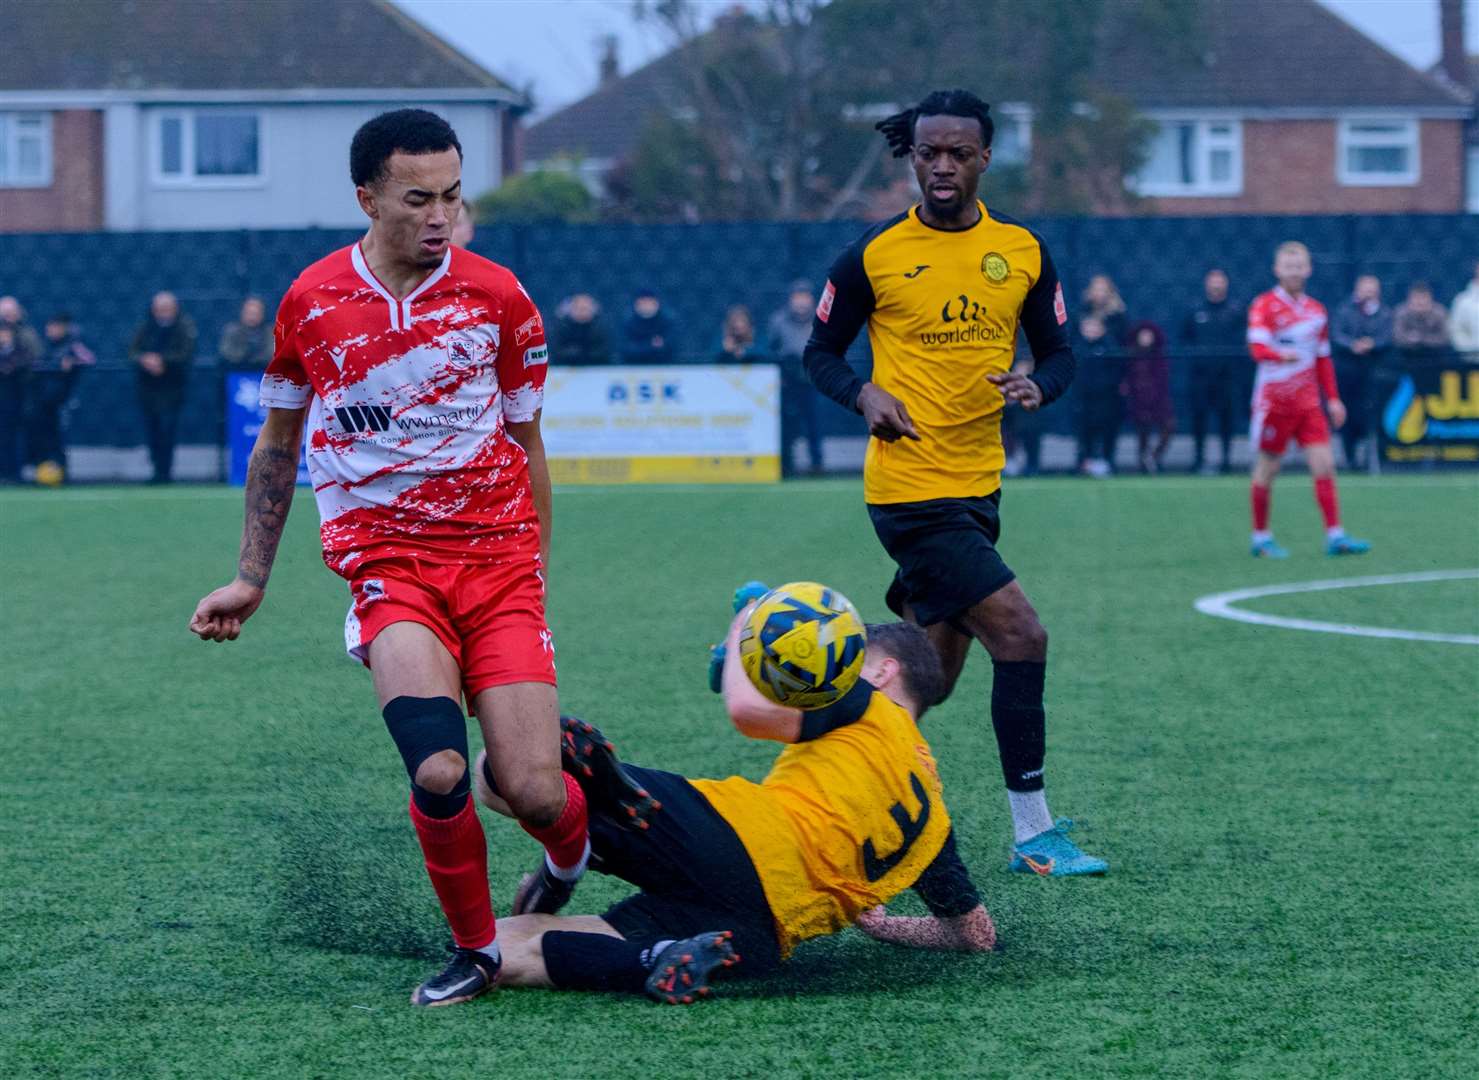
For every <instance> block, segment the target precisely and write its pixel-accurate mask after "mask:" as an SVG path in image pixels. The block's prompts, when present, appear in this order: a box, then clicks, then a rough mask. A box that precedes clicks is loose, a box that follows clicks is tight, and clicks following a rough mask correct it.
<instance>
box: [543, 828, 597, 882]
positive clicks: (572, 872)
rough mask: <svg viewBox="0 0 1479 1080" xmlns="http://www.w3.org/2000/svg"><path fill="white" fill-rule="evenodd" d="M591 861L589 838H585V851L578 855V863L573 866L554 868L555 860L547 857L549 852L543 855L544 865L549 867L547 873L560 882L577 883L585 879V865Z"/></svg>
mask: <svg viewBox="0 0 1479 1080" xmlns="http://www.w3.org/2000/svg"><path fill="white" fill-rule="evenodd" d="M590 861H591V838H590V837H589V836H587V837H586V838H585V850H584V851H582V852H581V853H580V862H578V863H576V864H575V865H574V866H569V867H566V866H556V865H555V860H554V859H551V858H550V857H549V852H548V851H546V852H545V853H544V865H545V866H547V867H549V872H550V873H551V874H553V875H554V876H555V877H557V878H559V879H560V880H561V881H579V880H580V879H581V878H583V877H585V864H586V863H588V862H590Z"/></svg>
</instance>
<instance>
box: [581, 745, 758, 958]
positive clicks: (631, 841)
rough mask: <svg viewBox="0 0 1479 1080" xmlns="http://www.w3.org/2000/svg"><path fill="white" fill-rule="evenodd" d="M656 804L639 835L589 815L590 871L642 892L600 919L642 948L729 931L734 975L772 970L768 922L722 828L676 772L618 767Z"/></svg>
mask: <svg viewBox="0 0 1479 1080" xmlns="http://www.w3.org/2000/svg"><path fill="white" fill-rule="evenodd" d="M623 767H624V768H625V769H626V770H627V772H628V773H630V774H631V775H632V777H633V778H634V779H635V780H636V781H637V782H638V783H640V784H641V785H642V786H643V787H645V788H646V789H647V790H648V792H650V793H651V795H652V797H653V798H655V799H656V800H657V801H658V802H660V803H662V809H661V810H659V811H657V812H656V813H654V814H653V815H652V816H651V818H650V819H649V820H650V821H651V825H650V827H649V828H647V829H643V830H637V829H632V828H629V827H626V826H624V825H622V824H621V823H619V822H618V821H616V820H615V819H613V818H610V817H607V816H606V815H604V814H599V813H593V814H592V815H591V821H590V828H591V854H592V855H593V856H595V858H594V859H593V860H592V863H591V866H592V869H594V870H597V871H599V872H600V873H603V874H611V875H612V876H614V877H619V878H621V879H622V880H623V881H629V882H631V883H632V884H633V885H635V886H637V887H638V888H639V889H641V890H642V891H641V892H639V893H637V894H636V895H635V896H629V897H627V898H626V899H625V900H622V901H621V902H619V903H617V904H616V905H615V906H613V907H612V908H611V909H610V910H609V911H607V912H606V914H605V915H603V916H602V918H604V919H605V920H606V921H607V922H608V923H610V924H611V925H612V926H613V927H614V928H615V929H616V931H617V932H618V933H620V934H621V936H622V937H624V938H626V939H627V940H628V941H635V942H637V943H639V944H642V945H651V944H653V943H654V942H658V941H663V940H665V939H668V938H686V937H693V936H694V935H696V934H701V933H704V932H705V931H708V930H730V931H733V932H734V950H735V952H737V953H739V954H740V956H741V957H742V958H743V961H744V962H743V964H742V965H741V967H740V968H739V969H738V971H739V972H740V973H741V974H745V975H758V974H761V973H763V972H765V971H768V970H770V969H771V968H774V967H775V966H776V965H777V964H779V963H780V945H779V944H778V942H777V941H776V933H775V916H774V915H772V914H771V910H770V904H769V903H767V902H766V899H765V890H764V888H763V887H762V886H761V884H760V878H759V876H758V875H757V874H756V873H755V865H754V863H752V862H751V861H750V854H749V852H747V851H746V850H745V846H744V844H743V843H741V842H740V838H739V836H738V835H736V833H735V831H734V830H733V829H732V828H730V826H729V823H728V822H727V821H725V820H724V819H723V818H722V817H720V816H719V812H718V811H717V810H715V809H714V808H713V806H711V805H710V804H709V801H708V800H707V799H705V798H704V797H703V795H702V794H700V793H699V790H698V789H697V788H695V787H694V786H693V785H692V784H690V783H689V782H688V781H687V780H685V779H684V778H683V777H681V776H679V775H677V774H676V773H669V772H659V771H658V770H656V769H644V768H641V767H639V766H636V765H624V766H623Z"/></svg>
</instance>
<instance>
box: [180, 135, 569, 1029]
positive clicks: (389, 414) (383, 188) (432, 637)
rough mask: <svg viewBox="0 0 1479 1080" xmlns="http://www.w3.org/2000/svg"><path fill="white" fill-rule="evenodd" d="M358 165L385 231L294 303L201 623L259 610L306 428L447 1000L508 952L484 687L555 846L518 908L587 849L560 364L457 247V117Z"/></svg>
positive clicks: (513, 789)
mask: <svg viewBox="0 0 1479 1080" xmlns="http://www.w3.org/2000/svg"><path fill="white" fill-rule="evenodd" d="M350 172H351V175H352V178H353V180H354V184H355V190H356V195H357V197H358V199H359V204H360V207H361V208H362V209H363V210H364V212H365V214H366V215H367V216H368V217H369V218H370V228H369V231H368V232H367V233H366V235H365V236H364V238H363V239H362V240H360V241H359V242H358V243H356V244H354V245H353V246H351V247H348V248H344V249H343V250H340V251H336V252H334V253H333V254H332V255H329V256H328V257H326V258H324V259H321V260H319V261H318V262H316V263H314V264H313V265H312V266H310V267H309V268H308V269H307V270H305V271H303V273H302V274H301V275H300V276H299V277H298V280H297V281H295V282H294V283H293V285H292V287H291V288H290V289H289V290H288V293H287V295H286V296H285V297H284V298H283V301H282V306H281V307H280V309H279V310H278V316H277V331H276V350H275V353H274V356H273V359H272V363H271V364H270V365H269V367H268V369H267V373H266V375H265V376H264V377H263V379H262V388H261V400H262V403H263V404H264V405H266V406H268V409H269V411H268V415H267V420H266V422H265V423H264V424H263V427H262V433H261V435H260V436H259V437H258V439H257V443H256V446H255V448H254V449H253V451H252V457H251V461H250V464H249V466H248V472H247V485H246V528H245V531H244V534H243V537H242V546H241V556H240V562H239V564H238V569H237V574H236V579H235V580H234V581H232V582H231V584H229V585H227V586H225V587H223V588H220V589H217V590H216V591H215V592H213V593H211V594H210V595H209V596H206V597H205V598H204V599H203V600H201V602H200V605H199V606H198V607H197V608H196V611H195V615H194V617H193V618H192V620H191V624H190V628H191V629H192V630H193V631H194V632H195V633H196V634H198V635H199V636H200V637H201V638H203V639H207V640H214V641H226V640H231V639H233V638H235V637H236V636H237V634H239V633H240V631H241V624H242V623H243V622H244V621H245V620H246V619H247V618H249V617H250V616H251V614H252V613H253V612H254V611H256V609H257V607H258V605H260V604H261V602H262V596H263V590H264V589H265V587H266V585H267V578H268V575H269V573H270V572H271V569H272V562H273V558H274V556H275V555H276V552H277V545H278V541H279V539H280V538H281V536H282V530H283V525H284V523H285V521H286V519H287V514H288V508H289V505H290V504H291V502H292V496H293V484H294V478H295V475H296V472H297V463H298V453H299V447H300V446H301V445H302V443H303V431H304V425H305V422H306V424H307V432H308V470H309V476H310V477H311V479H312V481H313V487H314V495H315V497H316V498H317V500H318V508H319V514H320V517H321V518H322V523H323V524H322V528H321V531H320V535H321V538H322V542H323V556H324V561H325V562H326V563H327V564H328V566H329V568H330V569H331V570H333V571H334V572H335V573H336V574H338V575H340V576H341V577H343V578H344V579H345V580H346V581H347V582H348V583H349V589H350V594H351V599H352V603H351V606H350V609H349V613H348V615H347V617H346V620H345V627H344V638H345V646H346V648H347V649H348V651H349V653H350V655H351V656H353V657H354V658H356V659H358V660H361V661H363V662H364V663H365V664H366V665H368V666H369V668H370V670H371V674H372V675H373V677H374V684H375V691H376V693H377V695H378V696H379V700H380V706H381V709H382V712H383V715H384V719H385V723H386V726H387V727H388V728H389V730H390V734H391V736H392V738H393V739H394V740H395V743H396V747H397V749H399V751H400V753H401V756H402V758H403V759H404V761H405V765H406V770H407V772H408V773H409V775H410V778H411V803H410V814H411V820H412V822H413V823H414V825H415V829H416V835H417V837H418V838H419V840H420V842H421V849H422V852H423V854H424V855H425V859H426V869H427V873H428V874H429V875H430V877H431V881H432V885H433V886H434V888H435V889H436V893H437V897H438V898H439V899H440V901H441V905H442V910H443V912H444V913H445V915H446V917H447V921H448V923H450V925H451V928H452V935H453V938H454V940H455V942H456V945H457V949H456V952H455V953H454V955H453V958H452V960H451V962H450V963H449V964H448V966H447V968H446V969H445V970H444V971H443V972H441V973H440V974H439V975H436V976H434V977H433V978H431V979H429V980H427V981H426V982H425V983H423V984H422V985H421V986H420V987H418V988H417V990H416V992H415V993H414V994H413V995H412V999H411V1000H412V1002H413V1003H415V1004H418V1005H449V1004H453V1003H455V1002H459V1001H466V1000H468V999H470V998H473V997H476V996H477V995H478V994H480V993H482V992H483V991H485V990H488V989H491V988H492V987H493V986H494V985H495V983H496V980H497V976H498V968H499V965H500V962H501V961H500V956H499V951H498V944H497V941H496V926H495V923H494V918H493V909H492V905H491V902H490V898H489V893H488V870H487V860H488V854H487V848H486V843H485V841H484V838H483V830H482V826H481V825H480V824H479V822H478V817H477V813H476V812H475V810H474V808H473V804H472V801H471V799H470V798H469V790H470V779H469V776H468V762H469V761H470V760H471V758H470V757H469V754H468V740H467V728H466V721H465V719H464V717H463V711H462V704H461V702H462V701H463V700H464V699H465V700H466V702H467V704H468V706H469V707H470V709H471V710H472V712H473V713H474V714H475V715H476V716H477V718H478V722H479V725H480V727H481V728H482V734H483V740H484V742H485V744H486V746H487V749H488V755H487V758H488V761H489V763H490V773H491V775H490V776H489V777H488V780H489V782H490V783H491V784H492V786H493V789H494V790H495V791H497V792H498V793H499V795H500V796H501V798H502V800H503V801H504V803H505V804H506V806H507V809H508V810H509V811H510V812H511V814H512V815H513V816H514V817H516V818H518V820H519V822H520V823H521V824H522V825H523V827H524V828H525V830H526V831H528V832H529V833H530V834H531V835H532V836H534V837H535V838H536V839H538V840H539V841H540V842H541V843H542V844H543V845H544V846H545V851H546V855H545V862H544V866H543V868H542V872H541V873H540V874H539V875H536V876H535V877H534V878H533V879H532V883H531V885H530V886H527V887H526V888H525V889H524V890H522V891H521V893H520V895H519V896H518V897H517V898H516V899H515V902H514V907H515V911H517V912H521V913H522V912H541V911H543V912H552V911H554V910H557V909H558V908H559V907H560V906H562V905H563V903H564V902H565V900H567V899H568V898H569V894H570V891H571V889H572V888H573V885H574V882H575V881H576V880H578V879H579V877H580V875H581V873H582V872H583V871H584V869H585V865H586V860H587V858H588V855H589V851H590V846H589V842H588V840H587V831H586V807H585V798H584V796H583V795H582V794H581V790H580V787H579V785H577V784H576V783H575V782H574V781H573V779H571V778H570V777H569V776H567V775H566V774H565V773H563V772H562V771H561V769H560V728H559V706H558V701H557V697H556V691H555V665H554V652H553V645H552V642H551V639H550V634H549V630H548V627H547V625H546V623H545V615H544V596H545V578H544V568H545V565H546V563H547V561H548V558H549V525H550V483H549V470H548V467H547V465H546V462H545V456H544V444H543V442H542V441H541V438H540V431H539V418H540V411H541V406H542V402H543V394H544V377H545V370H546V364H547V356H548V353H547V349H546V346H545V338H544V326H543V323H542V322H541V321H540V317H539V312H538V311H537V310H536V309H535V306H534V303H533V301H532V300H530V299H529V296H528V294H527V293H525V292H524V289H523V286H521V285H520V284H519V282H518V279H517V278H515V277H514V275H513V274H512V273H511V272H509V271H508V270H506V269H505V268H503V267H501V266H498V265H496V264H495V263H492V262H489V261H488V260H486V259H484V258H482V257H480V256H478V255H474V254H473V253H472V252H470V251H467V250H466V249H464V248H459V247H454V246H453V245H452V243H451V236H452V228H453V225H454V223H455V222H456V221H457V218H458V215H459V213H460V211H461V195H462V188H461V172H462V148H461V145H460V144H459V143H458V141H457V136H456V134H455V133H454V132H453V131H452V129H451V127H450V126H448V125H447V123H446V122H445V121H444V120H442V119H441V118H440V117H438V116H436V115H435V114H433V113H430V112H425V111H423V110H419V109H402V110H399V111H396V112H391V113H385V114H383V115H381V116H378V117H376V118H375V119H373V120H371V121H369V122H368V123H367V124H365V125H364V126H363V127H362V128H361V129H360V130H359V132H358V133H357V134H356V135H355V137H354V142H353V145H352V146H351V148H350ZM305 812H312V810H311V808H305Z"/></svg>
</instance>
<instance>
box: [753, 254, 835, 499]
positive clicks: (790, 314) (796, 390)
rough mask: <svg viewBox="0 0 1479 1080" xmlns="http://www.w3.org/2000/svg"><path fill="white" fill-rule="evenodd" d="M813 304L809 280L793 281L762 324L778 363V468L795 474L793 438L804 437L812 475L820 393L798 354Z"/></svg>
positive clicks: (818, 458) (816, 465)
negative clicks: (779, 414) (765, 323)
mask: <svg viewBox="0 0 1479 1080" xmlns="http://www.w3.org/2000/svg"><path fill="white" fill-rule="evenodd" d="M816 307H817V299H816V296H815V295H814V294H813V293H812V291H811V282H809V281H793V282H792V283H791V289H790V292H789V293H787V295H786V303H785V306H784V307H782V308H780V309H779V310H778V311H776V312H775V313H774V314H773V315H771V317H770V322H769V323H768V324H767V325H766V334H765V351H766V353H767V354H768V355H769V356H770V358H771V359H772V360H774V361H775V362H776V363H777V364H779V365H780V367H781V471H782V472H783V473H784V474H785V475H786V476H794V475H795V474H796V471H797V469H796V461H795V447H796V439H797V438H798V437H804V438H805V439H806V449H807V454H808V457H809V458H810V461H811V471H812V474H813V475H817V474H820V473H821V471H822V420H821V415H820V413H819V410H818V406H819V405H820V404H821V402H822V398H821V395H820V394H819V393H818V392H817V390H816V388H815V387H814V386H812V385H811V380H810V379H808V378H807V377H806V371H805V369H804V368H803V367H802V366H801V356H802V354H803V353H804V352H805V351H806V342H807V340H808V339H809V338H810V337H811V319H812V315H813V313H815V311H816Z"/></svg>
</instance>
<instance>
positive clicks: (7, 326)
mask: <svg viewBox="0 0 1479 1080" xmlns="http://www.w3.org/2000/svg"><path fill="white" fill-rule="evenodd" d="M40 355H41V338H40V337H38V336H37V334H36V331H35V330H33V329H31V326H30V324H29V323H27V322H26V312H25V309H23V308H22V307H21V305H20V301H18V300H16V298H15V297H13V296H0V483H5V484H13V483H15V482H16V481H17V480H19V479H20V469H21V462H22V460H23V458H24V450H25V446H24V442H25V428H26V393H27V390H28V389H29V385H30V381H31V367H32V365H34V364H35V363H36V361H37V359H38V358H39V357H40Z"/></svg>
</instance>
